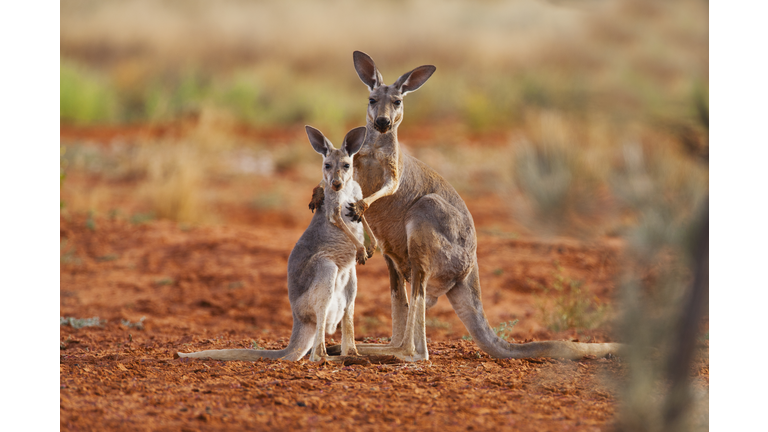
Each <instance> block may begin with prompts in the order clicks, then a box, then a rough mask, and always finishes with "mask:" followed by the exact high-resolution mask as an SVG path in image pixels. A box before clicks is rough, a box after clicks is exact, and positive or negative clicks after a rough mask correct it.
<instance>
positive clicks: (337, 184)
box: [331, 179, 344, 191]
mask: <svg viewBox="0 0 768 432" xmlns="http://www.w3.org/2000/svg"><path fill="white" fill-rule="evenodd" d="M331 186H332V187H333V190H335V191H340V190H341V187H342V186H344V183H342V182H341V180H339V179H334V180H333V181H332V182H331Z"/></svg>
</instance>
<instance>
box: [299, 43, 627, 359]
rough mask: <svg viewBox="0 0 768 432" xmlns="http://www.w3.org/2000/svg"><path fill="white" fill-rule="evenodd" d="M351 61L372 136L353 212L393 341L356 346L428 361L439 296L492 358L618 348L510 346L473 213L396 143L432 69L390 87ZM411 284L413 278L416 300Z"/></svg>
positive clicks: (317, 196) (359, 161) (357, 57)
mask: <svg viewBox="0 0 768 432" xmlns="http://www.w3.org/2000/svg"><path fill="white" fill-rule="evenodd" d="M353 60H354V65H355V70H356V71H357V75H358V76H359V77H360V79H361V80H362V81H363V83H364V84H365V85H366V86H367V87H368V90H370V95H369V99H368V111H367V117H366V119H367V124H366V128H367V130H368V133H367V136H366V138H365V143H364V144H363V147H362V149H360V152H359V153H358V155H357V156H356V157H355V161H354V165H355V180H357V182H358V183H359V184H360V186H361V188H362V190H363V196H364V197H365V198H364V199H362V200H358V201H356V202H355V203H353V204H351V205H350V206H348V207H349V214H348V215H349V216H351V217H352V219H353V220H355V221H358V220H361V219H362V217H363V214H365V216H366V217H367V219H368V222H369V223H370V225H371V228H372V229H373V232H374V233H375V235H376V237H377V238H378V239H379V240H380V241H381V244H380V247H381V251H382V252H383V254H384V259H385V260H386V263H387V267H388V269H389V279H390V288H391V297H392V339H391V342H390V343H389V344H387V345H376V344H358V345H357V348H358V351H359V352H360V354H374V355H395V356H397V357H398V358H401V359H403V360H407V361H416V360H426V359H428V358H429V353H428V351H427V336H426V329H425V317H424V315H425V310H426V309H427V308H429V307H431V306H433V305H434V304H435V303H436V302H437V298H438V297H439V296H441V295H443V294H445V295H446V296H447V297H448V300H449V301H450V303H451V305H452V306H453V308H454V310H455V311H456V313H457V314H458V316H459V318H460V319H461V321H462V322H463V323H464V326H465V327H466V328H467V330H468V331H469V333H470V334H471V335H472V337H473V338H474V340H475V342H477V344H478V345H479V346H480V348H482V349H483V350H484V351H485V352H487V353H488V354H490V355H491V356H493V357H499V358H531V357H565V358H581V357H583V356H585V355H594V356H598V357H603V356H606V355H608V354H615V353H616V352H617V351H618V349H619V347H620V346H619V344H612V343H605V344H585V343H574V342H565V341H544V342H530V343H525V344H510V343H509V342H507V341H505V340H503V339H501V338H499V337H498V336H497V335H496V333H495V332H494V331H493V330H492V329H491V327H490V325H489V324H488V320H487V318H486V316H485V312H484V311H483V304H482V300H481V295H480V277H479V270H478V265H477V236H476V234H475V226H474V222H473V220H472V215H470V213H469V210H467V206H466V205H465V204H464V201H463V200H462V199H461V197H460V196H459V194H458V193H457V192H456V190H454V189H453V187H451V185H450V184H448V182H447V181H445V180H444V179H443V178H442V177H441V176H440V175H439V174H437V173H436V172H435V171H433V170H432V169H431V168H430V167H428V166H427V165H425V164H424V163H423V162H421V161H419V160H418V159H416V158H414V157H412V156H410V155H407V154H404V153H403V152H402V151H401V149H400V146H399V144H398V140H397V128H398V126H399V125H400V123H401V122H402V120H403V96H405V95H406V94H408V93H410V92H412V91H415V90H417V89H418V88H419V87H421V86H422V85H423V84H424V83H425V82H426V81H427V79H429V77H430V76H432V74H433V73H434V72H435V69H436V68H435V67H434V66H419V67H417V68H416V69H414V70H412V71H410V72H407V73H405V74H404V75H402V76H401V77H400V78H398V79H397V81H395V83H394V84H392V85H385V84H384V80H383V78H382V76H381V73H379V71H378V69H377V68H376V65H375V64H374V62H373V60H372V59H371V58H370V57H369V56H368V55H367V54H365V53H363V52H360V51H355V52H354V54H353ZM320 192H321V189H315V191H314V193H313V200H312V202H311V203H310V209H314V208H319V206H320V205H321V204H322V199H323V196H322V193H320ZM406 281H407V282H410V284H411V304H410V305H409V304H408V297H407V295H406V292H405V282H406Z"/></svg>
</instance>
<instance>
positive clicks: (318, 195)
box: [309, 186, 325, 213]
mask: <svg viewBox="0 0 768 432" xmlns="http://www.w3.org/2000/svg"><path fill="white" fill-rule="evenodd" d="M323 201H325V192H323V188H321V187H320V186H317V187H315V188H314V189H313V190H312V199H311V200H310V201H309V209H310V210H312V213H314V212H315V210H317V211H320V210H322V208H323Z"/></svg>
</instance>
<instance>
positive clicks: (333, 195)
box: [323, 182, 341, 219]
mask: <svg viewBox="0 0 768 432" xmlns="http://www.w3.org/2000/svg"><path fill="white" fill-rule="evenodd" d="M326 183H328V184H326V186H325V187H324V188H323V195H324V198H323V201H324V205H323V210H324V212H325V216H326V217H327V218H328V219H332V218H333V215H334V213H335V212H336V209H338V208H339V206H341V203H340V202H339V201H340V198H341V197H340V191H335V190H333V188H332V187H331V185H330V182H326Z"/></svg>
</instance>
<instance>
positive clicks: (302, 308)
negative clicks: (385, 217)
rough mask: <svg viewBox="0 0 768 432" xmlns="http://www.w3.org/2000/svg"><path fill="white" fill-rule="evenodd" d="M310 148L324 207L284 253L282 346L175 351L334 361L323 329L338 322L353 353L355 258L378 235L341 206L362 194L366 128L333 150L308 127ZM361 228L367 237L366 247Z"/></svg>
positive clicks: (362, 257) (344, 347)
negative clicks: (317, 158) (316, 157)
mask: <svg viewBox="0 0 768 432" xmlns="http://www.w3.org/2000/svg"><path fill="white" fill-rule="evenodd" d="M306 131H307V136H308V137H309V142H310V143H311V144H312V148H314V149H315V151H316V152H318V153H320V154H322V155H323V182H324V184H325V190H324V193H325V202H326V206H325V212H319V211H318V212H317V213H316V214H315V215H314V217H313V218H312V221H311V222H310V224H309V227H307V229H306V231H304V234H302V236H301V238H299V241H298V242H296V246H294V247H293V251H291V255H290V256H289V257H288V297H289V299H290V302H291V310H292V312H293V331H292V332H291V339H290V341H289V342H288V346H287V347H286V348H285V349H282V350H276V351H272V350H252V349H223V350H207V351H200V352H194V353H178V355H179V356H180V357H195V358H211V359H214V360H256V359H258V358H270V359H286V360H292V361H295V360H298V359H300V358H302V357H303V356H304V355H306V353H307V351H309V350H310V349H311V350H312V352H311V354H310V357H309V359H310V360H312V361H318V360H321V359H324V358H325V359H327V360H334V358H333V357H329V356H328V354H327V352H326V349H325V333H326V332H328V333H331V334H332V333H335V332H336V328H337V327H338V325H339V322H341V354H342V355H343V356H347V355H356V354H357V351H356V349H355V335H354V326H353V322H352V318H353V315H354V309H355V296H356V295H357V274H356V273H355V261H357V262H358V263H359V264H365V261H366V260H367V259H368V258H370V257H371V256H372V255H373V251H374V250H375V248H376V238H375V237H374V235H373V233H372V232H371V229H370V227H369V226H368V224H367V222H366V221H365V219H362V227H361V226H360V224H358V223H350V222H351V221H350V218H349V216H342V214H341V208H342V206H344V205H348V204H349V203H352V202H355V201H357V200H360V199H362V197H363V195H362V191H361V190H360V186H359V185H358V184H357V183H356V182H355V181H354V179H353V178H352V172H353V168H352V156H353V155H354V154H355V153H357V152H358V150H360V147H361V146H362V145H363V141H364V140H365V135H366V129H365V128H364V127H359V128H355V129H352V130H351V131H349V132H348V133H347V135H346V136H345V137H344V143H343V144H342V146H341V148H340V149H338V150H337V149H335V148H334V147H333V145H332V144H331V142H330V141H328V139H326V138H325V136H323V134H322V133H321V132H320V131H319V130H317V129H315V128H313V127H311V126H306ZM363 229H365V230H366V232H367V233H368V236H369V238H370V239H371V245H370V246H369V247H368V249H366V248H365V246H364V244H363V243H364V237H363Z"/></svg>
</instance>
